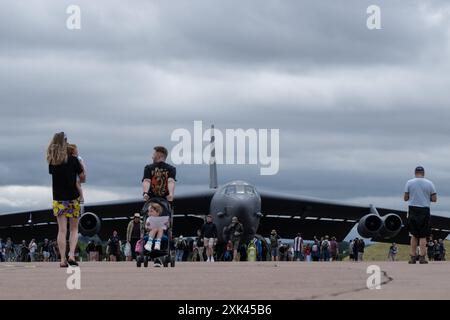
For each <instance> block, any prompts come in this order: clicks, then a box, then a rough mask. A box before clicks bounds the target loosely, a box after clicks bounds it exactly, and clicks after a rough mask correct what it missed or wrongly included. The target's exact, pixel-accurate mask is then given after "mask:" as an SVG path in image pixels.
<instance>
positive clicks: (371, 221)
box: [358, 213, 383, 238]
mask: <svg viewBox="0 0 450 320" xmlns="http://www.w3.org/2000/svg"><path fill="white" fill-rule="evenodd" d="M382 226H383V222H382V221H381V218H380V216H378V215H376V214H373V213H371V214H368V215H365V216H364V217H362V218H361V220H359V223H358V233H359V235H360V236H361V237H363V238H373V237H376V236H377V235H378V232H379V230H380V229H381V227H382Z"/></svg>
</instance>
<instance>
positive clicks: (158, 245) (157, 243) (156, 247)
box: [155, 241, 161, 250]
mask: <svg viewBox="0 0 450 320" xmlns="http://www.w3.org/2000/svg"><path fill="white" fill-rule="evenodd" d="M155 250H161V242H159V241H157V242H155Z"/></svg>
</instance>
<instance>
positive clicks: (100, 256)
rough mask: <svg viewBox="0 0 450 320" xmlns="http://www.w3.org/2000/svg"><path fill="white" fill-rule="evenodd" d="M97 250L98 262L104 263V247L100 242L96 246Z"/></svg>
mask: <svg viewBox="0 0 450 320" xmlns="http://www.w3.org/2000/svg"><path fill="white" fill-rule="evenodd" d="M95 250H96V251H97V256H96V260H97V261H102V260H103V246H102V244H101V243H100V242H98V243H97V245H96V246H95Z"/></svg>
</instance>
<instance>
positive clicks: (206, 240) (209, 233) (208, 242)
mask: <svg viewBox="0 0 450 320" xmlns="http://www.w3.org/2000/svg"><path fill="white" fill-rule="evenodd" d="M200 236H201V237H202V238H203V245H204V247H205V248H206V256H207V261H208V262H214V245H215V243H216V239H217V227H216V225H215V223H213V218H212V215H210V214H209V215H208V216H207V217H206V223H205V224H204V225H203V226H202V228H201V235H200Z"/></svg>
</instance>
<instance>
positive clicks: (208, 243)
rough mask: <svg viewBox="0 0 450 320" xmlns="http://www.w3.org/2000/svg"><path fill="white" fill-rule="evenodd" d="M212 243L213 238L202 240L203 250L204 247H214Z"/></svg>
mask: <svg viewBox="0 0 450 320" xmlns="http://www.w3.org/2000/svg"><path fill="white" fill-rule="evenodd" d="M214 241H215V239H214V238H204V239H203V245H204V246H205V248H206V247H209V248H213V247H214Z"/></svg>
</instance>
